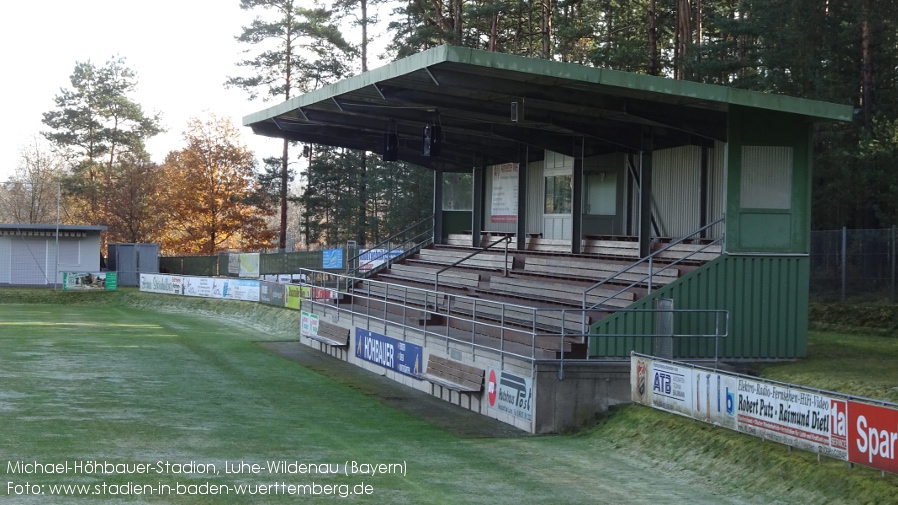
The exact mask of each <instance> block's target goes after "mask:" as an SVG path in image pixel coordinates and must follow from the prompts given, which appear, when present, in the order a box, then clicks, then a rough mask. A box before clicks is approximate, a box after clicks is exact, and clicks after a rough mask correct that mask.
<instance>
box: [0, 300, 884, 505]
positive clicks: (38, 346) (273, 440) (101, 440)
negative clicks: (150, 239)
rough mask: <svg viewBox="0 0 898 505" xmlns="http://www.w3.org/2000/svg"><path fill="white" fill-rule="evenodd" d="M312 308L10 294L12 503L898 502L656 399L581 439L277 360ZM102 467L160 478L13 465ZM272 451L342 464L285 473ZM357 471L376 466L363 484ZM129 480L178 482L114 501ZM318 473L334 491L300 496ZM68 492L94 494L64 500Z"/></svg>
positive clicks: (879, 486) (313, 365) (5, 355)
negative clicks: (674, 412) (275, 465)
mask: <svg viewBox="0 0 898 505" xmlns="http://www.w3.org/2000/svg"><path fill="white" fill-rule="evenodd" d="M296 316H298V314H297V313H295V312H292V311H287V310H279V309H275V308H270V307H265V306H262V305H258V304H248V303H241V302H220V301H219V302H214V301H210V300H198V299H185V298H175V297H166V296H164V295H151V294H146V293H137V292H134V291H131V290H122V291H119V292H116V293H86V294H81V293H52V292H49V291H46V290H8V289H5V290H0V427H2V428H0V430H2V431H0V454H2V457H0V465H2V472H3V476H4V477H5V479H4V480H3V482H0V486H2V487H0V503H41V504H43V503H176V504H181V503H184V504H188V503H190V504H193V503H309V502H311V503H331V502H333V501H334V500H338V501H341V502H342V501H349V502H352V503H377V504H382V503H408V504H412V503H414V504H428V503H434V504H443V503H444V504H456V503H457V504H467V503H474V504H476V503H483V504H500V505H501V504H515V505H522V504H530V503H533V504H537V503H539V504H543V503H545V504H556V503H557V504H581V503H582V504H588V503H608V504H616V503H632V504H642V503H644V504H649V503H651V504H656V503H659V502H663V503H674V504H678V503H692V504H716V503H898V498H896V497H898V487H896V485H898V480H896V478H895V477H894V476H887V477H886V478H882V477H880V476H879V473H878V472H873V471H870V470H867V469H859V468H856V469H854V470H848V469H847V467H846V465H845V464H844V463H839V462H835V461H824V462H821V463H818V462H817V461H816V460H815V459H814V456H813V455H810V454H806V453H800V452H791V453H790V452H788V451H787V450H786V449H785V448H784V447H781V446H777V445H775V444H769V443H762V442H760V441H758V440H756V439H752V438H750V437H746V436H742V435H739V434H735V433H729V432H725V431H723V430H718V429H715V428H712V427H709V426H705V425H702V424H699V423H694V422H692V421H689V420H687V419H683V418H679V417H677V416H671V415H667V414H663V413H660V412H655V411H652V410H650V409H646V408H641V407H626V408H622V409H620V410H618V411H617V412H615V413H614V414H613V415H611V416H609V418H607V419H606V420H605V421H604V422H603V423H602V424H600V425H599V426H596V427H594V428H592V429H591V430H589V431H587V432H584V433H580V434H576V435H556V436H541V437H532V436H524V435H523V434H522V433H520V432H515V431H514V430H509V429H507V427H505V426H504V425H501V426H500V425H496V424H490V423H491V421H489V420H486V419H485V418H482V417H480V416H475V415H473V414H470V413H468V412H465V411H462V410H460V409H454V408H452V407H451V406H448V405H447V404H439V405H437V404H435V403H433V402H434V400H433V399H431V398H430V397H426V396H425V395H422V394H419V393H417V392H414V391H411V390H409V389H408V388H402V387H401V386H398V385H395V384H393V383H391V382H390V381H387V380H385V379H383V378H382V377H379V376H376V375H373V374H370V373H368V372H364V371H362V370H359V369H355V368H354V367H348V366H344V365H343V364H342V363H340V362H336V361H335V360H331V361H328V360H330V358H329V357H326V356H323V355H320V354H318V353H315V352H314V351H312V350H309V349H306V348H299V347H296V348H294V351H293V352H294V354H295V356H293V359H289V358H288V357H284V356H283V355H281V354H278V353H275V352H271V350H269V349H270V348H271V347H272V346H275V345H287V344H274V342H279V341H285V340H290V339H292V338H295V329H296V327H297V326H296V324H298V322H297V317H296ZM266 341H267V342H269V344H268V345H260V343H264V342H266ZM889 344H891V342H890V341H884V342H883V343H882V345H889ZM840 345H841V344H840ZM813 350H814V348H813V347H812V351H813ZM859 352H860V351H859ZM861 354H863V353H861ZM830 359H831V358H830ZM816 366H825V365H821V364H818V365H816ZM883 366H884V367H887V364H884V365H883ZM787 368H788V367H784V369H787ZM771 373H772V374H775V375H777V374H778V375H779V376H778V377H777V378H783V377H782V375H786V376H788V373H786V372H781V371H780V370H779V369H775V368H771ZM802 373H807V374H813V373H814V372H813V370H808V371H806V372H802ZM891 374H892V375H891V377H893V378H894V377H895V374H898V372H895V371H892V372H891ZM861 378H862V377H861ZM846 380H848V379H846ZM858 380H860V379H858ZM888 380H889V379H888V378H886V379H884V381H888ZM893 384H894V382H893ZM883 387H885V386H883ZM421 406H424V407H423V408H422V407H421ZM422 410H426V411H428V412H427V413H423V412H422ZM94 461H96V462H100V463H103V462H108V463H111V464H114V465H130V470H146V473H142V474H135V473H131V474H122V473H118V472H113V473H104V472H102V471H100V472H90V473H74V468H73V469H72V470H70V471H69V473H61V474H48V473H35V472H34V471H32V472H30V473H29V472H27V471H26V470H27V469H28V468H26V466H27V465H23V466H20V467H19V468H18V470H17V469H16V468H15V464H16V462H23V463H28V464H31V466H32V467H33V466H34V465H33V464H34V463H35V462H37V463H39V464H41V465H47V464H56V465H60V464H61V465H63V466H64V465H65V464H66V463H68V464H69V466H70V467H72V466H74V465H75V464H76V463H77V462H81V464H82V465H84V464H85V463H87V464H89V463H90V462H94ZM272 461H274V462H278V461H281V462H283V461H286V462H289V463H295V462H298V463H300V464H312V465H321V468H320V469H321V470H324V469H326V470H332V469H336V470H337V471H338V473H337V474H330V473H308V472H307V473H293V474H290V473H272V472H269V470H268V467H267V465H268V463H269V462H272ZM191 462H193V463H195V464H196V466H197V467H198V468H193V469H192V468H190V464H191ZM352 462H357V463H358V464H357V465H355V466H356V468H355V469H356V470H357V471H359V472H361V473H350V474H349V475H346V472H345V470H346V468H347V466H348V468H349V470H350V471H351V470H353V463H352ZM138 464H146V468H140V467H137V468H135V465H138ZM166 464H167V466H166ZM160 465H161V467H160ZM213 465H214V469H213V468H212V466H213ZM251 465H260V468H259V472H258V473H252V470H253V468H252V467H251ZM325 465H326V468H324V467H325ZM179 466H180V467H179ZM202 466H205V468H202ZM46 468H47V467H44V469H46ZM82 469H83V470H86V469H87V468H86V467H83V468H82ZM160 469H161V470H163V471H162V473H157V472H156V470H160ZM31 470H34V468H31ZM101 470H102V469H101ZM113 470H124V471H128V470H129V468H118V469H115V468H114V469H113ZM190 470H194V471H193V472H190ZM378 470H380V471H385V472H386V471H388V473H377V471H378ZM372 471H374V472H375V473H374V474H373V475H372V474H371V472H372ZM366 473H367V474H366ZM26 482H27V483H28V485H27V486H25V483H26ZM10 483H12V484H10ZM132 483H133V484H137V485H139V486H147V487H148V488H149V487H153V488H156V489H157V490H158V488H159V486H160V485H161V486H170V488H171V490H170V492H169V494H165V495H162V496H159V495H135V494H133V492H132V493H130V494H125V495H112V494H111V493H112V492H113V491H129V488H128V486H129V485H130V484H132ZM312 483H315V484H316V485H318V486H322V487H318V488H310V489H308V490H307V491H306V492H308V491H311V492H314V491H315V490H316V489H317V490H318V491H319V494H316V495H311V496H310V495H308V494H300V493H302V492H303V490H304V489H305V488H302V487H301V485H311V484H312ZM178 484H180V485H181V486H195V488H194V487H183V488H182V490H183V491H185V492H189V491H191V490H194V491H196V494H187V495H176V494H174V493H175V492H177V491H178V488H177V487H176V486H177V485H178ZM281 484H283V485H281ZM56 485H82V486H88V488H87V489H86V490H85V489H81V490H76V489H71V488H70V490H71V491H73V492H75V493H76V494H77V496H68V497H65V496H58V495H57V496H48V494H49V493H50V492H51V491H52V488H51V486H56ZM203 485H208V486H227V491H228V492H229V494H227V495H217V496H215V495H210V494H209V491H210V490H212V489H213V488H212V487H206V488H203V487H199V486H203ZM291 485H292V486H295V487H294V488H293V489H291V488H290V487H289V486H291ZM17 486H18V487H17ZM35 486H38V487H35ZM104 486H105V487H104ZM237 486H250V487H249V488H245V489H244V493H249V492H251V491H255V492H257V493H258V492H259V491H260V490H261V491H268V492H270V493H272V494H267V495H261V494H255V495H252V494H242V495H237V494H235V493H236V492H237ZM252 486H262V487H261V488H254V487H252ZM297 486H298V487H297ZM323 486H333V489H331V490H330V491H331V492H330V493H327V492H326V490H327V488H325V487H323ZM344 486H345V487H344ZM362 486H368V487H362ZM163 489H164V488H163ZM130 490H132V491H133V488H131V489H130ZM224 490H225V489H223V488H220V489H218V491H219V492H224ZM17 491H41V492H43V493H45V494H44V495H42V496H34V495H27V494H16V492H17ZM82 491H87V492H90V493H94V492H97V491H100V492H104V491H105V492H106V494H105V495H96V494H93V495H90V496H88V495H87V494H86V493H85V492H82ZM290 491H293V494H284V493H290ZM344 492H356V493H358V492H365V493H368V494H353V495H352V496H348V497H346V498H341V497H340V494H341V493H344ZM274 493H278V494H274Z"/></svg>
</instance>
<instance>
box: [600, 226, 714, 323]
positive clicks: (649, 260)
mask: <svg viewBox="0 0 898 505" xmlns="http://www.w3.org/2000/svg"><path fill="white" fill-rule="evenodd" d="M723 220H724V217H721V218H720V219H717V220H716V221H714V222H712V223H709V224H706V225H705V226H702V227H701V228H699V229H698V230H695V231H694V232H692V233H690V234H689V235H685V236H683V237H681V238H679V239H677V240H675V241H673V242H671V243H670V244H667V245H666V246H664V247H662V248H661V249H658V250H657V251H655V252H653V253H652V254H649V255H648V256H646V257H645V258H641V259H639V261H637V262H635V263H632V264H630V265H627V266H626V267H624V268H622V269H620V270H618V271H617V272H615V273H613V274H611V275H610V276H608V277H607V278H605V279H602V280H601V281H599V282H597V283H595V284H593V285H592V286H590V287H588V288H586V289H585V290H584V291H583V309H584V310H591V309H595V308H596V307H600V306H602V305H604V304H605V303H606V302H608V301H609V300H612V299H614V298H615V297H617V296H618V295H620V294H622V293H624V292H626V291H627V290H628V289H630V288H633V287H635V286H638V285H639V284H642V283H643V282H644V281H645V280H646V279H648V293H647V294H650V293H651V292H652V278H653V277H654V276H655V275H657V274H659V273H661V272H663V271H665V270H667V269H668V268H671V267H673V266H674V265H676V264H678V263H680V262H682V261H686V260H687V259H689V258H691V257H692V256H695V255H696V254H699V253H701V252H704V251H705V250H706V249H708V248H710V247H711V246H715V245H718V244H722V243H723V236H721V237H720V238H718V239H717V240H714V241H713V242H710V243H708V244H705V245H704V246H702V247H701V248H699V249H696V250H695V251H692V252H690V253H689V254H687V255H685V256H683V257H682V258H677V259H676V260H674V261H672V262H670V263H668V264H666V265H664V266H663V267H661V268H659V269H658V270H654V268H653V263H654V260H655V258H656V257H657V256H658V255H660V254H662V253H664V252H667V251H668V250H670V248H672V247H674V246H676V245H679V244H682V243H683V242H685V241H686V240H688V239H689V238H691V237H693V236H695V235H698V234H699V233H701V232H703V231H705V230H707V229H709V228H711V227H712V226H715V225H717V224H719V223H722V222H723ZM644 263H648V267H649V273H648V274H646V275H645V276H644V277H642V278H640V279H638V280H635V281H633V282H631V283H630V284H628V285H626V286H624V287H623V288H621V289H619V290H617V291H615V292H614V293H612V294H611V295H609V296H606V297H605V298H603V299H602V300H600V301H599V302H596V303H594V304H592V305H590V306H587V304H586V299H587V295H588V294H589V292H590V291H593V290H595V289H598V288H599V287H601V286H603V285H605V284H607V283H609V282H612V281H613V280H614V279H615V278H617V277H618V276H620V275H622V274H625V273H627V272H629V271H630V270H632V269H634V268H636V267H638V266H640V265H642V264H644Z"/></svg>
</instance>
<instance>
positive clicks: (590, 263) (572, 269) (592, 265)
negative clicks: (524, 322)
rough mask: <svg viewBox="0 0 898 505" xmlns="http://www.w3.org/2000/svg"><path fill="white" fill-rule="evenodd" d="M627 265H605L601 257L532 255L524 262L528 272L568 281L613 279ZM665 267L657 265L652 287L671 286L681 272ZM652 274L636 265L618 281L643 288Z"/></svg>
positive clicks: (621, 275) (646, 268) (645, 266)
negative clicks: (637, 284)
mask: <svg viewBox="0 0 898 505" xmlns="http://www.w3.org/2000/svg"><path fill="white" fill-rule="evenodd" d="M625 266H626V265H623V264H619V263H608V262H603V261H602V260H601V259H599V258H595V259H593V258H563V257H544V256H530V257H527V259H526V260H525V262H524V272H526V273H528V274H534V275H545V276H551V277H560V278H566V279H569V278H575V279H586V280H592V281H601V280H605V279H607V278H609V277H611V276H612V275H614V274H615V273H617V272H619V271H620V270H622V269H623V268H624V267H625ZM662 267H663V265H655V266H654V267H653V270H654V275H652V284H653V285H654V286H661V285H666V284H670V283H671V282H673V281H675V280H676V279H677V278H678V277H679V275H680V272H679V270H677V269H676V268H665V269H664V270H660V269H661V268H662ZM659 270H660V271H659ZM648 273H649V266H648V265H647V264H646V265H639V266H635V267H633V268H631V269H630V270H629V271H627V272H625V273H623V274H620V275H618V276H617V279H620V281H621V282H618V284H628V283H631V282H638V283H640V284H641V285H645V284H648V279H647V276H648Z"/></svg>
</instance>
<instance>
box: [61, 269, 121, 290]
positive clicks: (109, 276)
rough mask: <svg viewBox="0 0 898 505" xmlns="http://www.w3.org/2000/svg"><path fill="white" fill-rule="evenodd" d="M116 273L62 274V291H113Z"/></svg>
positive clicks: (115, 287) (116, 281)
mask: <svg viewBox="0 0 898 505" xmlns="http://www.w3.org/2000/svg"><path fill="white" fill-rule="evenodd" d="M117 288H118V272H63V273H62V290H63V291H67V290H75V289H77V290H94V291H115V290H116V289H117Z"/></svg>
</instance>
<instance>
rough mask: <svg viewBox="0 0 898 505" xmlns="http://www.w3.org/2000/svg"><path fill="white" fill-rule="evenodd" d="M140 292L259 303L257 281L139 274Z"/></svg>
mask: <svg viewBox="0 0 898 505" xmlns="http://www.w3.org/2000/svg"><path fill="white" fill-rule="evenodd" d="M140 290H141V291H148V292H151V293H167V294H175V295H185V296H198V297H202V298H222V299H227V300H244V301H248V302H258V301H259V281H256V280H249V279H226V278H221V277H185V276H180V275H166V274H140Z"/></svg>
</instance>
